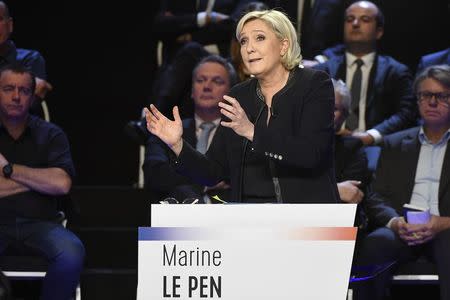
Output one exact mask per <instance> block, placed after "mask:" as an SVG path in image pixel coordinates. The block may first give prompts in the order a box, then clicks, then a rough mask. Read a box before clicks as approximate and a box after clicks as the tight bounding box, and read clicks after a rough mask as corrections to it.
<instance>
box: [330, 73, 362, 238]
mask: <svg viewBox="0 0 450 300" xmlns="http://www.w3.org/2000/svg"><path fill="white" fill-rule="evenodd" d="M332 81H333V87H334V99H335V101H334V128H335V131H336V136H335V139H334V141H335V146H334V170H335V174H336V182H337V187H338V191H339V197H340V198H341V201H342V202H344V203H357V204H360V203H361V201H363V199H364V196H365V192H366V187H367V184H368V181H369V171H368V167H367V157H366V153H365V152H364V147H363V143H362V142H361V140H360V139H358V138H355V137H352V136H342V135H340V134H338V132H339V131H340V128H341V127H342V124H343V123H344V122H345V119H346V118H347V116H348V113H349V109H350V103H351V96H350V91H349V90H348V88H347V86H346V85H345V83H344V82H343V81H342V80H335V79H332ZM361 208H362V206H361V205H358V211H357V214H356V219H355V225H356V226H358V227H360V229H364V228H365V227H366V226H365V225H366V221H365V220H366V218H365V215H364V212H363V210H362V209H361ZM358 236H359V235H358Z"/></svg>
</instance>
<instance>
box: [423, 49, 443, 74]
mask: <svg viewBox="0 0 450 300" xmlns="http://www.w3.org/2000/svg"><path fill="white" fill-rule="evenodd" d="M442 64H446V65H450V48H447V49H445V50H442V51H439V52H435V53H431V54H428V55H425V56H422V58H421V59H420V62H419V65H418V66H417V74H419V72H421V71H422V70H424V69H425V68H427V67H429V66H433V65H442Z"/></svg>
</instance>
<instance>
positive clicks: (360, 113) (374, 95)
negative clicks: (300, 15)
mask: <svg viewBox="0 0 450 300" xmlns="http://www.w3.org/2000/svg"><path fill="white" fill-rule="evenodd" d="M383 28H384V17H383V14H382V12H381V11H380V10H379V8H378V7H377V6H376V5H375V4H373V3H372V2H369V1H358V2H355V3H353V4H352V5H350V6H349V7H348V8H347V10H346V12H345V19H344V43H345V52H344V53H342V54H338V55H336V56H335V57H333V58H331V59H330V60H328V61H327V62H325V63H323V64H319V65H316V66H315V67H314V68H316V69H319V70H323V71H326V72H327V73H329V74H330V76H331V77H333V78H336V79H342V80H343V81H345V82H346V84H347V85H348V86H349V87H350V90H351V95H352V104H351V111H350V115H349V117H348V118H347V120H346V123H345V128H346V130H345V131H344V132H342V134H347V135H352V136H355V137H358V138H360V139H361V141H362V142H363V143H364V144H365V145H372V144H375V143H378V142H381V141H382V137H383V135H386V134H389V133H393V132H396V131H399V130H402V129H406V128H408V127H410V126H413V125H414V124H415V121H416V116H417V113H416V111H417V106H416V103H415V101H414V97H413V95H412V89H411V82H412V76H411V73H410V72H409V70H408V68H407V67H406V66H405V65H403V64H401V63H399V62H398V61H396V60H394V59H393V58H392V57H389V56H384V55H379V54H378V53H377V41H378V40H380V39H381V37H382V36H383V32H384V31H383Z"/></svg>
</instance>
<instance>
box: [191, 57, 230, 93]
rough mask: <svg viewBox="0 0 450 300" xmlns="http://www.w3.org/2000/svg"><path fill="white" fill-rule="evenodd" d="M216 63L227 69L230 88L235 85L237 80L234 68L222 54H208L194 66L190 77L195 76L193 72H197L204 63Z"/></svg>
mask: <svg viewBox="0 0 450 300" xmlns="http://www.w3.org/2000/svg"><path fill="white" fill-rule="evenodd" d="M209 62H211V63H216V64H219V65H221V66H222V67H224V69H225V70H226V71H227V73H228V80H229V82H230V88H231V87H232V86H233V85H235V84H236V83H237V82H238V76H237V74H236V70H235V69H234V67H233V65H232V64H231V63H230V62H228V61H227V60H226V59H225V58H223V57H222V56H219V55H215V54H212V55H208V56H206V57H205V58H203V59H202V60H201V61H200V62H199V63H198V64H197V65H196V66H195V68H194V70H193V71H192V78H194V77H195V73H196V72H197V70H198V68H199V67H200V66H201V65H203V64H205V63H209Z"/></svg>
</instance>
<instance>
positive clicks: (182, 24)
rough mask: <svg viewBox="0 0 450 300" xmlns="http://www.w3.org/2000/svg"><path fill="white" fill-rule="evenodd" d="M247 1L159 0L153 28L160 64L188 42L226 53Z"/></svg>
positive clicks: (163, 63)
mask: <svg viewBox="0 0 450 300" xmlns="http://www.w3.org/2000/svg"><path fill="white" fill-rule="evenodd" d="M248 2H250V0H216V1H212V0H183V1H179V0H161V2H160V3H161V4H160V12H159V13H158V14H157V16H156V18H155V22H154V27H153V31H154V32H155V33H156V36H157V38H158V39H159V40H161V41H162V42H163V61H162V65H163V66H167V65H168V64H170V63H171V62H172V59H173V58H174V56H175V54H176V53H177V51H178V50H180V48H181V47H182V46H183V45H184V44H186V43H187V42H191V41H194V42H197V43H199V44H201V45H203V46H206V45H210V44H215V45H217V46H218V49H219V53H220V54H221V55H222V56H224V57H225V56H228V51H229V48H230V38H231V36H232V34H233V29H234V26H235V22H236V21H237V20H238V19H239V17H240V13H241V11H242V7H243V6H244V5H245V4H246V3H248Z"/></svg>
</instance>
